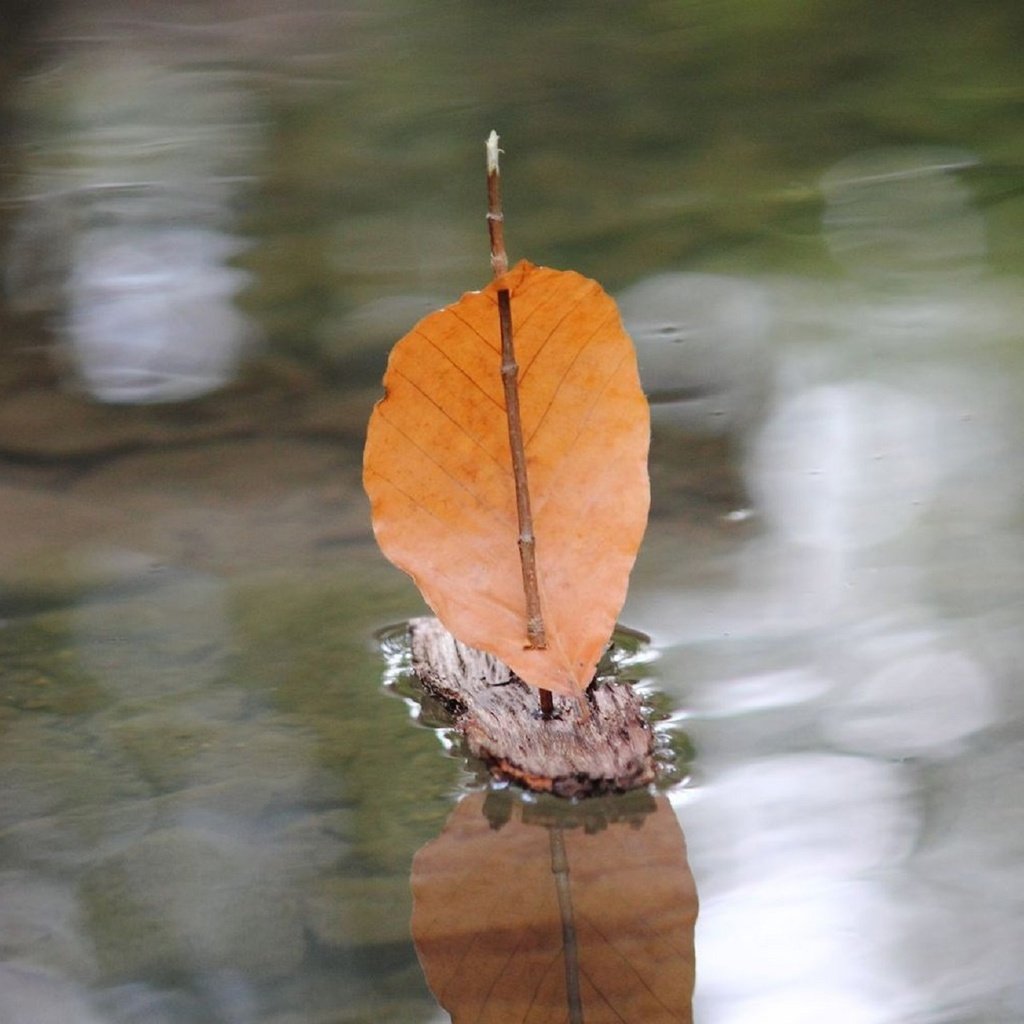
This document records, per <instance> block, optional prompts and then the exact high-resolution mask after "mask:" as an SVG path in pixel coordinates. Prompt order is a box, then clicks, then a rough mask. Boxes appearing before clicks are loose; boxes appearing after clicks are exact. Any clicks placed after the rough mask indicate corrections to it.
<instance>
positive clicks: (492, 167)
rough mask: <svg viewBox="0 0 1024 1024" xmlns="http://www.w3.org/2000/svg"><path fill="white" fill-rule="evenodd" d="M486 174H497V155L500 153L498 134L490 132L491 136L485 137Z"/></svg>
mask: <svg viewBox="0 0 1024 1024" xmlns="http://www.w3.org/2000/svg"><path fill="white" fill-rule="evenodd" d="M485 145H486V146H487V173H488V174H497V173H498V154H499V153H500V152H501V150H500V149H498V133H497V132H496V131H494V130H493V129H492V130H491V134H490V135H488V136H487V142H486V143H485Z"/></svg>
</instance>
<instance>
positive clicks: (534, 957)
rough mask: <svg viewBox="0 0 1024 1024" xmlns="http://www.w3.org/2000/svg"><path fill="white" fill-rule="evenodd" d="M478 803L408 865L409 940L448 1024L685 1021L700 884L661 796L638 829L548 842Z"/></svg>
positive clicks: (544, 834)
mask: <svg viewBox="0 0 1024 1024" xmlns="http://www.w3.org/2000/svg"><path fill="white" fill-rule="evenodd" d="M484 799H485V795H484V794H479V793H478V794H473V795H471V796H469V797H467V798H466V799H464V800H463V801H462V802H461V803H460V804H459V805H458V806H457V807H456V808H455V810H454V811H453V812H452V814H451V816H450V817H449V819H448V822H447V824H446V825H445V828H444V831H443V832H442V833H441V835H440V836H439V837H438V838H437V839H435V840H433V841H432V842H430V843H428V844H427V845H426V846H424V847H423V848H422V849H421V850H419V852H418V853H417V854H416V856H415V858H414V859H413V866H412V889H413V912H412V934H413V940H414V941H415V944H416V951H417V953H418V954H419V958H420V963H421V965H422V967H423V972H424V974H425V975H426V978H427V984H428V985H429V986H430V989H431V991H432V992H433V993H434V995H435V996H436V997H437V1000H438V1002H439V1003H440V1004H441V1005H442V1006H443V1007H444V1008H445V1009H446V1010H447V1011H448V1012H449V1013H450V1014H451V1016H452V1021H453V1024H567V1022H571V1021H576V1020H584V1021H586V1024H690V1022H691V1021H692V1019H693V1018H692V997H693V982H694V924H695V922H696V918H697V890H696V887H695V885H694V881H693V875H692V874H691V872H690V868H689V865H688V863H687V859H686V843H685V841H684V839H683V834H682V830H681V829H680V827H679V823H678V821H677V820H676V816H675V814H674V813H673V811H672V807H671V806H670V804H669V802H668V800H667V799H666V798H665V797H664V796H658V797H657V805H656V810H655V811H654V812H653V813H651V814H648V815H647V816H646V817H645V818H644V819H643V821H642V823H641V824H640V825H639V827H637V826H636V825H634V824H632V823H630V822H624V821H623V822H617V823H614V824H611V825H609V826H608V827H607V828H605V829H603V830H602V831H599V832H594V833H587V832H586V831H584V829H583V828H574V829H564V830H561V831H560V832H558V833H556V834H555V835H554V841H553V834H552V828H551V827H550V826H545V825H541V824H527V823H525V822H524V821H522V820H521V819H519V818H513V819H512V820H511V821H508V822H506V823H505V824H504V825H503V826H502V827H501V828H500V830H496V829H494V828H492V827H491V825H490V822H489V821H488V820H487V818H486V817H485V816H484V814H483V803H484ZM556 844H560V846H561V850H557V849H556ZM563 853H564V857H562V856H560V854H563ZM559 875H561V878H559V877H558V876H559ZM560 887H561V890H560ZM567 921H568V923H569V929H568V930H569V932H570V933H571V939H570V940H569V941H567V940H566V922H567ZM570 977H572V980H573V983H574V984H573V983H571V982H570ZM571 988H574V989H575V990H576V991H577V992H578V994H579V1005H578V1006H577V1007H576V1012H575V1014H574V1013H573V1012H572V997H571V995H570V990H571Z"/></svg>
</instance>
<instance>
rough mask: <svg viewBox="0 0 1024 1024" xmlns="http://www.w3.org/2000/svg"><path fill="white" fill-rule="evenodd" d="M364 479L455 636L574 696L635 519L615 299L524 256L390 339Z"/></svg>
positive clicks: (631, 361)
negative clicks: (531, 621)
mask: <svg viewBox="0 0 1024 1024" xmlns="http://www.w3.org/2000/svg"><path fill="white" fill-rule="evenodd" d="M501 288H507V289H508V290H509V293H510V296H511V302H512V317H513V329H514V334H515V344H516V356H517V360H518V363H519V395H520V404H521V408H522V419H523V433H524V437H525V441H526V458H527V468H528V473H529V481H530V496H531V501H532V504H533V522H534V533H535V536H536V547H537V566H538V577H539V585H540V594H541V605H542V610H543V614H544V622H545V626H546V629H547V640H548V645H547V648H545V649H543V650H533V649H527V648H526V646H525V645H526V605H525V598H524V595H523V584H522V574H521V569H520V564H519V552H518V548H517V539H518V524H517V519H516V499H515V488H514V482H513V476H512V465H511V456H510V453H509V442H508V424H507V421H506V415H505V403H504V397H503V394H502V385H501V376H500V360H501V341H500V334H499V327H498V310H497V292H498V290H499V289H501ZM384 387H385V397H384V398H383V399H381V401H380V402H378V403H377V405H376V407H375V409H374V411H373V415H372V416H371V419H370V424H369V428H368V431H367V441H366V449H365V452H364V459H363V479H364V484H365V487H366V491H367V493H368V495H369V497H370V502H371V506H372V511H373V525H374V532H375V534H376V537H377V542H378V543H379V545H380V547H381V550H382V551H383V552H384V554H385V555H386V556H387V557H388V558H389V559H390V560H391V561H392V562H394V563H395V565H397V566H398V567H399V568H401V569H403V570H404V571H405V572H407V573H408V574H409V575H410V576H412V578H413V580H414V581H415V583H416V585H417V586H418V587H419V589H420V592H421V593H422V594H423V597H424V599H425V600H426V602H427V604H428V605H429V606H430V607H431V608H432V609H433V611H434V613H435V614H436V615H437V617H438V618H439V619H440V620H441V622H442V623H443V624H444V625H445V627H446V628H447V629H448V630H449V631H450V632H451V633H453V634H454V635H455V636H456V637H458V638H459V639H460V640H462V642H463V643H466V644H469V645H470V646H472V647H476V648H478V649H480V650H483V651H489V652H491V653H492V654H494V655H495V656H497V657H498V658H500V659H501V660H502V661H504V662H505V663H506V664H507V665H508V666H509V667H510V668H511V669H512V670H513V671H514V672H515V673H516V674H517V675H518V676H519V677H520V678H522V679H523V680H524V681H526V682H527V683H530V684H531V685H533V686H537V687H543V688H544V689H548V690H552V691H554V692H556V693H561V694H565V695H568V696H572V695H576V694H580V693H582V692H583V691H584V690H585V689H586V687H587V685H588V684H589V682H590V680H591V678H592V677H593V673H594V669H595V667H596V665H597V662H598V660H599V658H600V656H601V654H602V652H603V650H604V647H605V645H606V643H607V642H608V638H609V637H610V636H611V632H612V629H613V628H614V625H615V619H616V616H617V615H618V613H619V611H620V609H621V607H622V604H623V601H624V600H625V596H626V587H627V583H628V578H629V572H630V570H631V569H632V566H633V562H634V561H635V558H636V553H637V550H638V548H639V546H640V541H641V539H642V537H643V532H644V528H645V526H646V522H647V511H648V506H649V501H650V496H649V485H648V478H647V448H648V443H649V437H650V417H649V412H648V409H647V402H646V400H645V398H644V396H643V392H642V390H641V388H640V381H639V376H638V374H637V368H636V357H635V354H634V352H633V346H632V342H631V341H630V339H629V336H628V335H627V334H626V333H625V331H624V329H623V327H622V322H621V320H620V318H619V314H618V310H617V309H616V307H615V303H614V302H613V301H612V299H611V298H610V297H609V296H608V295H607V294H606V293H605V292H604V291H603V290H602V289H601V287H600V285H598V284H597V283H596V282H594V281H591V280H589V279H588V278H585V277H582V276H581V275H579V274H577V273H575V272H573V271H558V270H551V269H548V268H545V267H537V266H534V265H533V264H531V263H528V262H525V261H524V262H521V263H519V264H517V265H516V266H515V267H513V268H512V270H510V271H509V272H508V273H507V274H505V275H503V276H502V277H500V278H497V279H496V280H494V281H492V282H491V284H490V285H488V287H487V288H485V289H483V290H482V291H478V292H469V293H467V294H466V295H464V296H463V297H462V298H461V299H460V300H459V301H458V302H456V303H455V304H454V305H451V306H448V307H446V308H445V309H442V310H440V311H438V312H436V313H432V314H430V315H429V316H427V317H425V318H424V319H423V320H421V321H420V322H419V323H418V324H417V325H416V326H415V327H414V328H413V329H412V330H411V331H410V332H409V333H408V334H407V335H406V336H405V337H404V338H402V339H401V340H400V341H399V342H398V343H397V344H396V345H395V347H394V349H393V350H392V352H391V356H390V358H389V360H388V369H387V372H386V374H385V376H384Z"/></svg>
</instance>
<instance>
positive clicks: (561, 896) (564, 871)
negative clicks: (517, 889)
mask: <svg viewBox="0 0 1024 1024" xmlns="http://www.w3.org/2000/svg"><path fill="white" fill-rule="evenodd" d="M550 835H551V873H552V874H553V875H554V876H555V891H556V892H557V893H558V913H559V915H560V916H561V918H562V955H563V956H564V957H565V1001H566V1004H567V1006H568V1007H569V1024H584V1022H583V1003H582V1002H581V1001H580V962H579V956H578V954H577V950H576V921H575V920H574V918H573V913H572V890H571V889H570V887H569V860H568V858H567V857H566V856H565V836H564V835H563V834H562V830H561V829H560V828H553V829H551V830H550Z"/></svg>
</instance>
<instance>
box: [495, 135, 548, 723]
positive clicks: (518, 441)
mask: <svg viewBox="0 0 1024 1024" xmlns="http://www.w3.org/2000/svg"><path fill="white" fill-rule="evenodd" d="M499 152H500V150H499V149H498V135H497V133H496V132H493V131H492V132H491V134H490V135H489V136H488V138H487V230H488V233H489V235H490V240H491V269H492V270H493V272H494V277H495V279H497V278H500V277H501V276H502V275H503V274H504V273H505V272H506V271H507V270H508V256H507V254H506V252H505V216H504V213H503V211H502V208H501V172H500V170H499V168H498V154H499ZM498 323H499V326H500V330H501V382H502V386H503V388H504V391H505V410H506V413H507V415H508V440H509V447H510V449H511V453H512V474H513V477H514V479H515V486H516V513H517V517H518V520H519V562H520V565H521V566H522V571H523V593H524V595H525V597H526V641H527V645H528V646H529V647H535V648H544V647H547V634H546V632H545V630H544V615H543V612H542V610H541V604H540V589H539V587H538V584H537V553H536V543H535V539H534V535H533V515H532V513H531V511H530V488H529V483H528V481H527V475H526V448H525V445H524V443H523V423H522V418H521V416H520V412H519V367H518V365H517V363H516V355H515V346H514V344H513V340H512V299H511V297H510V296H509V292H508V289H507V288H499V289H498ZM540 706H541V712H542V713H543V714H544V715H545V716H550V714H551V713H552V710H553V708H554V702H553V699H552V696H551V691H550V690H544V689H542V690H541V691H540Z"/></svg>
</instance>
